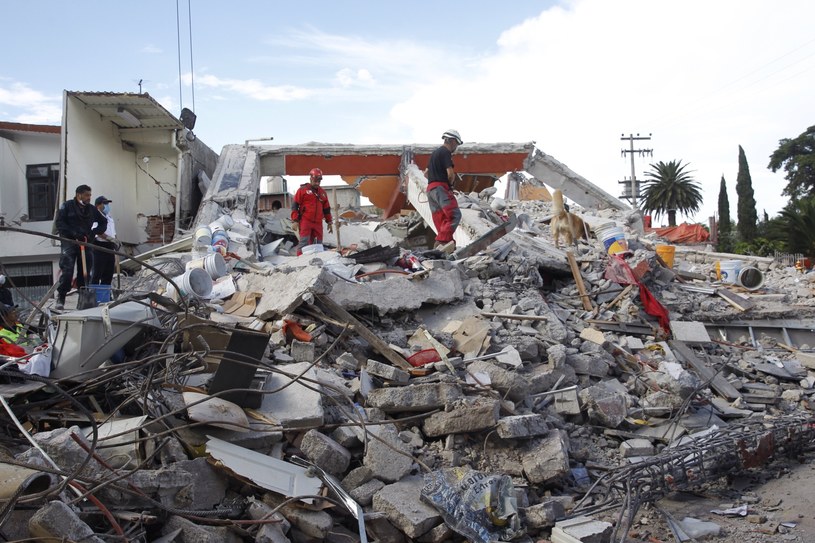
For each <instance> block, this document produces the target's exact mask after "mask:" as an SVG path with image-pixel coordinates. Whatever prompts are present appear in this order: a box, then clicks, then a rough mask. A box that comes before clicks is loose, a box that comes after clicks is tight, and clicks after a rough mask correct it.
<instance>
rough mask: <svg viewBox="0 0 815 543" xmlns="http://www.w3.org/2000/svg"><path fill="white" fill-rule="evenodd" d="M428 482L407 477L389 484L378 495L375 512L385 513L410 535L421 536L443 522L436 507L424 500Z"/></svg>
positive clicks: (376, 496) (418, 478)
mask: <svg viewBox="0 0 815 543" xmlns="http://www.w3.org/2000/svg"><path fill="white" fill-rule="evenodd" d="M423 486H424V482H423V480H422V478H421V477H418V476H413V477H405V478H404V479H402V480H401V481H399V482H398V483H394V484H391V485H387V486H386V487H384V488H383V489H382V490H380V491H379V492H377V493H376V494H375V495H374V499H373V507H374V510H375V511H380V512H382V513H385V515H386V516H387V518H388V520H389V521H390V522H391V523H393V525H394V526H396V527H397V528H399V530H401V531H402V532H404V534H405V535H407V536H408V537H410V538H417V537H420V536H422V535H424V534H425V533H427V532H428V531H430V530H431V529H433V528H434V527H435V526H436V525H438V524H439V523H441V521H442V520H441V515H439V512H438V511H436V509H435V508H433V507H431V506H429V505H427V504H425V503H424V502H422V501H421V499H420V496H421V491H422V487H423Z"/></svg>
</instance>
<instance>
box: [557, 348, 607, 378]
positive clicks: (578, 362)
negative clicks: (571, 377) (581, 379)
mask: <svg viewBox="0 0 815 543" xmlns="http://www.w3.org/2000/svg"><path fill="white" fill-rule="evenodd" d="M566 363H567V364H569V365H570V366H571V367H572V368H574V371H575V373H577V374H578V375H590V376H591V377H605V376H606V375H608V367H609V366H608V362H606V361H605V360H604V358H603V357H600V356H597V355H588V354H583V353H577V354H570V355H568V356H567V357H566Z"/></svg>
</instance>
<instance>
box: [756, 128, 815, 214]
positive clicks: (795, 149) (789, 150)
mask: <svg viewBox="0 0 815 543" xmlns="http://www.w3.org/2000/svg"><path fill="white" fill-rule="evenodd" d="M767 167H768V168H769V169H770V170H772V172H773V173H775V172H777V171H778V170H780V169H781V168H784V171H785V172H786V174H785V175H784V178H785V179H786V180H787V186H786V187H784V192H783V194H785V195H787V196H789V197H791V198H792V199H793V200H797V199H798V198H803V197H805V196H810V195H813V194H815V126H810V127H809V128H807V129H806V132H804V133H802V134H800V135H799V136H798V137H797V138H795V139H792V140H791V139H788V138H784V139H782V140H779V142H778V149H776V150H775V152H774V153H773V154H771V155H770V164H769V165H768V166H767Z"/></svg>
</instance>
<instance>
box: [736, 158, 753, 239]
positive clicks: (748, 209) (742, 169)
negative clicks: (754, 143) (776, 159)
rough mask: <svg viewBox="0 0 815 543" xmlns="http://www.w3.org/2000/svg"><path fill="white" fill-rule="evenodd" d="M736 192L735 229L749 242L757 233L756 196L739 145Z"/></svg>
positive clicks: (748, 169)
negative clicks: (736, 221)
mask: <svg viewBox="0 0 815 543" xmlns="http://www.w3.org/2000/svg"><path fill="white" fill-rule="evenodd" d="M736 194H737V195H738V198H739V201H738V210H737V213H738V214H737V218H738V221H739V222H738V225H737V227H736V228H737V230H738V233H739V238H741V241H746V242H750V241H753V240H754V239H755V238H756V234H757V233H758V227H757V223H758V213H756V198H755V196H754V193H753V180H752V179H751V178H750V167H749V166H748V165H747V157H746V156H745V155H744V149H742V148H741V145H739V175H738V177H736Z"/></svg>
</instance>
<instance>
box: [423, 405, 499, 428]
mask: <svg viewBox="0 0 815 543" xmlns="http://www.w3.org/2000/svg"><path fill="white" fill-rule="evenodd" d="M500 409H501V402H500V401H499V400H497V399H490V398H465V399H464V400H462V401H460V402H455V403H453V404H451V405H450V406H449V410H448V411H442V412H440V413H433V414H432V415H430V416H429V417H427V418H426V419H425V420H424V423H423V425H422V428H423V429H424V433H425V435H427V436H429V437H439V436H443V435H448V434H463V433H468V432H479V431H481V430H486V429H488V428H492V427H493V426H495V424H496V423H497V422H498V413H499V411H500Z"/></svg>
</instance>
